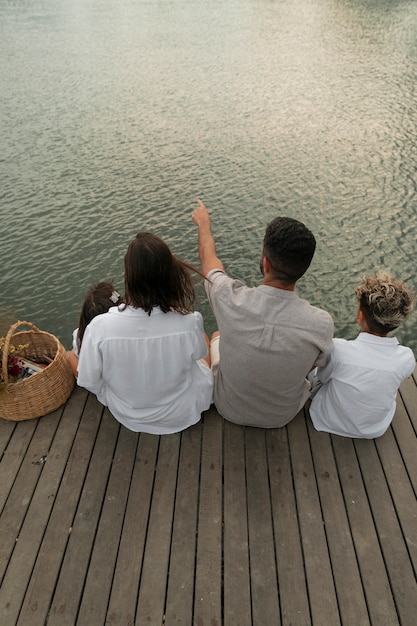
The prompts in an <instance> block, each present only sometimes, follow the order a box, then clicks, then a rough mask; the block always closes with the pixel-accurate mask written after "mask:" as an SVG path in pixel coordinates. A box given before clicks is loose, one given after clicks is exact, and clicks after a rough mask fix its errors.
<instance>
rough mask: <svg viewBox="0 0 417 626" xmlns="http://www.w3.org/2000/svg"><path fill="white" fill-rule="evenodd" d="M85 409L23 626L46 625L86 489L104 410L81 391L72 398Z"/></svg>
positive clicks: (31, 585)
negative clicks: (75, 519)
mask: <svg viewBox="0 0 417 626" xmlns="http://www.w3.org/2000/svg"><path fill="white" fill-rule="evenodd" d="M73 398H77V402H79V404H80V406H81V407H82V406H83V407H84V410H83V412H82V419H81V422H80V424H79V427H78V430H77V433H76V435H75V439H74V443H73V446H72V449H71V452H70V455H69V457H68V461H67V464H66V467H65V472H64V475H63V478H62V481H61V483H60V485H59V489H58V492H57V494H56V497H55V501H54V504H53V509H52V512H51V516H50V518H49V520H48V525H47V527H46V529H45V534H44V537H43V539H42V543H41V546H40V549H39V553H38V556H37V559H36V562H35V566H34V568H33V572H32V574H31V578H30V582H29V586H28V589H27V593H26V596H25V598H24V602H23V605H22V609H21V612H20V615H19V619H18V622H17V623H18V625H19V626H42V625H43V624H45V623H46V619H47V615H48V611H49V606H50V603H51V599H52V595H53V591H54V588H55V584H56V580H57V578H58V575H59V570H60V567H61V563H62V560H63V557H64V554H65V549H66V545H67V542H68V538H69V535H70V532H71V527H72V524H73V520H74V517H75V513H76V509H77V505H78V501H79V497H80V493H81V490H82V485H83V482H84V479H85V475H86V473H87V468H88V464H89V461H90V457H91V452H92V449H93V446H94V442H95V439H96V436H97V430H98V426H99V423H100V419H101V415H102V413H103V407H102V405H101V404H99V403H98V401H97V400H96V399H95V397H94V396H91V395H90V396H88V399H87V403H85V400H86V398H87V392H86V391H85V390H83V389H81V388H77V389H76V390H75V391H74V392H73V394H72V396H71V401H72V400H73ZM70 407H71V408H72V409H73V405H72V404H71V405H70V404H68V407H67V409H66V410H67V411H68V413H69V418H70V419H73V420H74V421H75V423H77V416H78V410H79V409H78V408H77V412H75V411H74V409H73V410H70Z"/></svg>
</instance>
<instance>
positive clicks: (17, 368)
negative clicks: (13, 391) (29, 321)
mask: <svg viewBox="0 0 417 626" xmlns="http://www.w3.org/2000/svg"><path fill="white" fill-rule="evenodd" d="M5 341H6V340H5V338H4V337H0V390H1V389H2V388H3V387H4V385H5V383H4V379H3V367H2V362H3V350H4V344H5ZM28 347H29V344H28V343H26V344H20V345H18V346H13V345H11V344H10V345H9V354H8V356H7V374H8V376H9V381H10V382H15V381H16V380H18V379H19V376H20V375H21V373H22V371H23V366H22V364H21V362H20V360H19V356H21V355H22V352H24V351H25V350H26V348H28Z"/></svg>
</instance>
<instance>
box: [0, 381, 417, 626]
mask: <svg viewBox="0 0 417 626" xmlns="http://www.w3.org/2000/svg"><path fill="white" fill-rule="evenodd" d="M416 433H417V385H416V379H415V378H410V379H408V380H406V381H405V382H404V383H403V385H402V387H401V393H400V396H399V398H398V406H397V412H396V416H395V418H394V421H393V424H392V427H391V428H390V429H389V431H388V432H387V433H386V434H385V435H384V436H383V437H381V438H380V439H377V440H371V441H366V440H351V439H346V438H342V437H337V436H330V435H327V434H324V433H318V432H316V431H315V430H314V428H312V426H311V423H310V420H309V418H308V413H307V414H305V413H304V412H301V413H300V414H299V415H298V416H297V417H296V418H295V419H294V420H293V421H292V422H291V423H290V424H289V425H288V426H287V427H284V428H281V429H273V430H264V429H254V428H244V427H240V426H235V425H233V424H230V423H227V422H225V421H223V420H222V419H221V418H220V416H219V415H218V413H217V412H216V411H215V409H212V410H210V411H208V412H207V413H206V414H205V415H204V416H203V419H202V421H201V422H200V423H199V424H197V425H196V426H194V427H192V428H190V429H188V430H186V431H184V432H183V433H179V434H175V435H164V436H154V435H147V434H135V433H132V432H130V431H128V430H127V429H125V428H124V427H121V426H119V424H118V422H116V420H114V419H113V418H112V417H111V415H110V414H109V413H108V411H107V410H103V407H102V406H101V405H100V404H99V403H98V402H97V400H96V399H95V397H94V396H92V395H91V394H88V393H87V392H86V391H85V390H83V389H80V388H76V389H75V391H74V392H73V394H72V395H71V397H70V399H69V400H68V402H67V404H66V405H65V406H64V407H62V408H61V409H59V410H58V411H55V412H54V413H52V414H49V415H47V416H45V417H42V418H41V419H39V420H29V421H26V422H20V423H14V422H8V421H6V420H0V452H1V464H0V483H1V489H0V511H1V516H0V576H1V578H0V581H1V587H0V624H1V626H15V625H18V626H41V625H42V626H43V625H47V626H65V625H68V626H75V625H76V626H103V625H107V624H110V625H120V626H133V625H146V626H148V625H157V626H161V625H162V624H165V625H167V626H174V625H175V626H176V625H182V626H194V625H195V626H221V625H225V626H230V625H236V626H246V625H247V626H249V625H255V626H278V625H280V624H282V625H283V626H309V625H313V626H337V625H338V624H343V625H346V626H365V625H368V624H372V625H374V626H395V625H397V624H398V625H400V626H415V624H416V623H417V583H416V570H417V500H416V493H417V435H416Z"/></svg>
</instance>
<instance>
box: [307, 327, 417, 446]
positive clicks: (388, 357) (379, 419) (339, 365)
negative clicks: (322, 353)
mask: <svg viewBox="0 0 417 626" xmlns="http://www.w3.org/2000/svg"><path fill="white" fill-rule="evenodd" d="M333 342H334V349H333V352H332V353H331V354H330V356H329V359H328V361H327V363H326V365H325V366H324V367H321V368H319V369H318V377H319V379H320V381H321V382H322V383H323V386H322V387H320V389H319V390H318V391H317V393H316V395H315V396H314V397H313V399H312V401H311V407H310V416H311V419H312V421H313V424H314V427H315V428H316V429H317V430H322V431H326V432H329V433H335V434H336V435H342V436H345V437H357V438H364V439H373V438H374V437H380V436H381V435H383V434H384V432H385V431H386V430H387V428H388V426H389V425H390V423H391V421H392V418H393V417H394V413H395V407H396V397H397V392H398V388H399V386H400V384H401V382H402V381H403V380H404V378H407V376H410V375H411V374H412V373H413V370H414V368H415V364H416V361H415V358H414V354H413V352H412V350H410V348H406V347H404V346H401V345H400V344H399V343H398V340H397V339H396V338H395V337H378V336H376V335H371V334H369V333H360V334H359V336H358V337H357V338H356V339H355V340H353V341H346V340H345V339H334V340H333Z"/></svg>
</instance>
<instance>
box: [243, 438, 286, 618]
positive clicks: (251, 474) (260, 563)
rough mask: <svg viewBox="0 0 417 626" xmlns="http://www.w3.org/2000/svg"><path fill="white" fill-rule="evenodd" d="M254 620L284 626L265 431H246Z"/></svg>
mask: <svg viewBox="0 0 417 626" xmlns="http://www.w3.org/2000/svg"><path fill="white" fill-rule="evenodd" d="M245 447H246V483H247V498H248V530H249V554H250V579H251V596H252V598H251V599H252V621H253V624H255V625H257V626H262V624H268V623H271V624H276V625H277V626H278V625H279V624H280V623H281V618H280V607H279V601H278V583H277V570H276V557H275V545H274V537H273V527H272V511H271V498H270V492H269V484H268V467H267V461H266V458H267V456H266V442H265V430H264V429H259V428H245Z"/></svg>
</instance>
